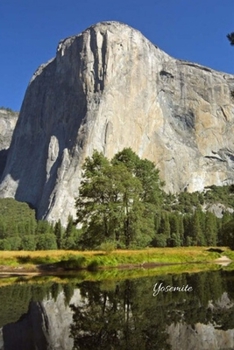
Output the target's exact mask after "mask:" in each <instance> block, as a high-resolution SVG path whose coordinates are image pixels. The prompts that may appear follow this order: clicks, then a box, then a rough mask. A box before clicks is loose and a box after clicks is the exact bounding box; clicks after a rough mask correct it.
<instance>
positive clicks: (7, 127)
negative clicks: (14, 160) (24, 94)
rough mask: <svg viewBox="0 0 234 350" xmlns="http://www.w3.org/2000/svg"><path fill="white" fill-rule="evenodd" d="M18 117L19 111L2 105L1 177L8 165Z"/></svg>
mask: <svg viewBox="0 0 234 350" xmlns="http://www.w3.org/2000/svg"><path fill="white" fill-rule="evenodd" d="M17 119H18V113H17V112H13V111H12V110H10V109H9V108H8V109H7V108H3V107H0V177H1V176H2V173H3V170H4V167H5V165H6V160H7V154H8V149H9V147H10V143H11V138H12V134H13V131H14V128H15V125H16V122H17Z"/></svg>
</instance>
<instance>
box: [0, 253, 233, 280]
mask: <svg viewBox="0 0 234 350" xmlns="http://www.w3.org/2000/svg"><path fill="white" fill-rule="evenodd" d="M232 262H233V260H231V259H229V258H228V257H227V256H222V257H220V258H217V259H215V260H213V261H206V262H204V261H197V262H196V261H191V262H171V263H170V262H168V263H163V262H161V263H160V262H146V263H135V264H134V263H132V264H131V263H129V264H119V265H116V266H99V267H97V269H94V270H93V271H92V270H90V269H88V268H87V267H86V268H85V267H83V268H61V267H55V266H52V265H50V266H47V265H46V264H45V265H38V266H34V267H31V268H27V267H24V266H17V267H10V266H8V265H0V279H1V278H5V277H17V276H32V277H33V276H53V275H55V274H56V275H65V274H68V273H74V272H77V273H78V272H82V271H88V272H95V271H99V272H100V271H106V270H113V269H116V270H137V269H144V270H146V269H152V268H155V267H165V266H176V265H177V266H178V265H199V264H204V263H205V264H215V265H216V264H217V265H222V266H227V265H229V264H231V263H232Z"/></svg>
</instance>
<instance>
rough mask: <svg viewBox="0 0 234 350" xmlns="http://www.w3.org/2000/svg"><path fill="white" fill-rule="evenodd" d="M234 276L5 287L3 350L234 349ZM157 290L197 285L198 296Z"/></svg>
mask: <svg viewBox="0 0 234 350" xmlns="http://www.w3.org/2000/svg"><path fill="white" fill-rule="evenodd" d="M233 281H234V271H222V270H221V271H214V272H202V273H196V274H188V273H186V274H177V275H162V276H157V277H144V278H136V279H127V280H122V281H113V280H108V281H100V282H83V283H76V282H75V281H74V280H73V282H72V283H69V284H59V283H53V282H52V281H49V282H47V283H44V284H41V283H35V284H33V283H32V284H25V283H24V284H14V285H9V286H5V287H2V288H0V300H1V306H0V327H2V328H1V331H0V349H4V350H11V349H14V350H15V349H17V350H21V349H22V350H23V349H24V350H32V349H41V350H45V349H55V350H57V349H61V350H62V349H64V350H69V349H80V350H93V349H95V350H99V349H100V350H112V349H113V350H128V349H131V350H134V349H137V350H139V349H141V350H146V349H147V350H148V349H156V350H163V349H171V350H177V349H178V350H179V349H181V350H192V349H193V350H201V349H202V350H206V349H207V350H212V349H220V350H221V349H223V350H224V349H234V288H233ZM156 283H157V286H159V285H161V286H173V287H182V286H186V285H188V286H191V288H192V292H188V291H187V292H183V291H178V290H177V291H173V290H172V289H171V290H168V291H167V292H166V291H165V290H162V291H160V292H159V293H158V294H157V295H156V296H153V288H154V286H155V284H156Z"/></svg>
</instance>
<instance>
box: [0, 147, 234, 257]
mask: <svg viewBox="0 0 234 350" xmlns="http://www.w3.org/2000/svg"><path fill="white" fill-rule="evenodd" d="M163 188H164V183H163V182H162V181H161V180H160V177H159V171H158V169H156V168H155V165H154V163H152V162H150V161H149V160H147V159H140V158H139V157H138V156H137V155H136V154H135V153H134V152H133V151H132V150H131V149H130V148H126V149H123V150H122V151H121V152H119V153H117V154H116V155H115V156H114V157H113V158H112V159H111V160H108V159H107V158H106V157H105V156H104V155H103V154H102V153H100V152H97V151H94V153H93V155H92V157H88V158H86V160H85V163H84V165H83V177H82V181H81V185H80V189H79V197H78V198H77V199H76V210H77V215H76V218H73V217H71V216H69V217H68V223H67V225H66V227H62V225H61V222H60V220H58V222H56V223H55V224H51V223H49V222H47V221H43V220H36V218H35V211H34V210H33V209H31V208H29V206H28V205H27V204H26V203H20V202H17V201H15V200H14V199H11V198H6V199H0V250H47V249H48V250H49V249H105V248H106V247H110V246H111V247H112V248H113V249H114V248H127V249H128V248H136V249H139V248H144V247H147V246H153V247H166V246H169V247H177V246H216V245H220V246H223V245H225V246H226V245H228V246H230V247H233V246H234V216H233V214H232V208H233V207H234V186H233V185H231V186H223V187H217V186H211V187H210V188H207V189H206V190H205V191H204V192H195V193H188V192H181V193H178V194H171V193H169V194H168V193H166V192H165V191H164V189H163ZM217 203H219V204H220V205H222V206H223V208H224V209H223V213H222V215H220V217H217V216H216V215H215V214H214V213H213V212H211V211H210V210H207V208H208V207H210V208H212V205H214V204H217ZM225 208H226V209H225ZM77 227H80V228H79V229H78V228H77Z"/></svg>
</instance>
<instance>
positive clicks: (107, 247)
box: [99, 241, 116, 254]
mask: <svg viewBox="0 0 234 350" xmlns="http://www.w3.org/2000/svg"><path fill="white" fill-rule="evenodd" d="M99 248H100V250H103V251H104V252H105V253H106V254H110V253H111V252H113V250H115V249H116V244H115V242H110V241H106V242H103V243H102V244H101V245H100V247H99Z"/></svg>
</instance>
